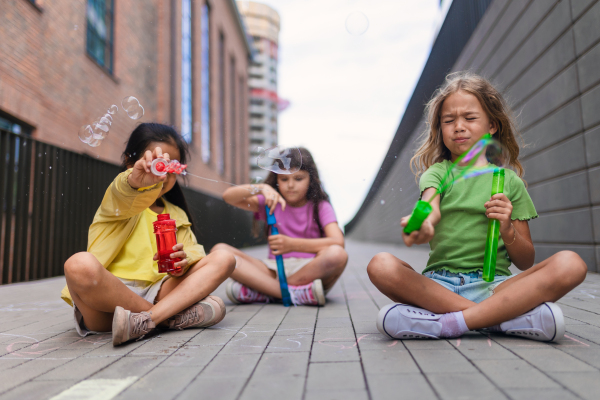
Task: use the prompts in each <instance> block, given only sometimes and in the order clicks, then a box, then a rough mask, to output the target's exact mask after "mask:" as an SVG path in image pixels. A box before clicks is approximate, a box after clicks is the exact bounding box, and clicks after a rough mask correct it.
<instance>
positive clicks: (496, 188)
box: [483, 168, 504, 282]
mask: <svg viewBox="0 0 600 400" xmlns="http://www.w3.org/2000/svg"><path fill="white" fill-rule="evenodd" d="M503 192H504V168H496V169H495V170H494V178H493V181H492V196H493V195H495V194H498V193H503ZM499 237H500V221H498V220H497V219H489V220H488V231H487V239H486V242H485V255H484V257H483V280H484V281H486V282H492V281H493V280H494V276H495V275H496V256H497V255H498V239H499Z"/></svg>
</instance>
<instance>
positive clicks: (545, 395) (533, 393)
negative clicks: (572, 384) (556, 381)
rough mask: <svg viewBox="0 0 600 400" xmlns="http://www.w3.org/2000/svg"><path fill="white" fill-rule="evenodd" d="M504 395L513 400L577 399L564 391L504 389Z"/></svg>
mask: <svg viewBox="0 0 600 400" xmlns="http://www.w3.org/2000/svg"><path fill="white" fill-rule="evenodd" d="M506 393H508V395H509V396H510V397H511V398H512V399H513V400H531V399H544V400H570V399H578V398H579V397H577V396H575V395H574V394H573V393H572V392H569V391H567V390H565V389H539V388H536V389H506Z"/></svg>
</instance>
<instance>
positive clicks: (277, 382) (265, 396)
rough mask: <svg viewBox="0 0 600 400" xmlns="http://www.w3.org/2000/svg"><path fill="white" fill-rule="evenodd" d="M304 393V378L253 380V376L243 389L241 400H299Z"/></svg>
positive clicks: (263, 378)
mask: <svg viewBox="0 0 600 400" xmlns="http://www.w3.org/2000/svg"><path fill="white" fill-rule="evenodd" d="M303 392H304V377H302V378H278V379H273V378H265V377H262V378H260V379H254V376H253V377H252V379H251V380H250V382H248V385H246V387H245V388H244V391H243V392H242V395H241V396H240V399H241V400H244V399H248V400H251V399H261V400H281V399H286V400H288V399H289V400H294V399H295V400H300V399H302V394H303Z"/></svg>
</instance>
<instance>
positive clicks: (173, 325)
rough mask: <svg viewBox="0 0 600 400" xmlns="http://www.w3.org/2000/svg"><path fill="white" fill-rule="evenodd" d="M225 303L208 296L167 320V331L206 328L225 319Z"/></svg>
mask: <svg viewBox="0 0 600 400" xmlns="http://www.w3.org/2000/svg"><path fill="white" fill-rule="evenodd" d="M225 312H226V310H225V303H223V300H221V299H220V298H219V297H217V296H208V297H205V298H204V299H202V300H200V301H199V302H198V303H196V304H194V305H192V306H190V307H188V308H186V309H185V310H183V311H182V312H180V313H179V314H175V315H173V316H172V317H171V318H169V319H168V320H167V323H168V324H169V329H178V330H182V329H185V328H206V327H209V326H213V325H216V324H218V323H219V322H221V321H222V320H223V318H225Z"/></svg>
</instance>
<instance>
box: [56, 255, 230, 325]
mask: <svg viewBox="0 0 600 400" xmlns="http://www.w3.org/2000/svg"><path fill="white" fill-rule="evenodd" d="M234 267H235V259H234V257H233V255H231V253H228V252H225V251H218V252H214V253H211V254H210V255H208V256H206V257H204V258H203V259H202V260H200V261H198V262H197V263H196V264H194V265H193V266H191V267H190V268H189V270H188V271H187V272H186V273H185V274H184V275H182V276H181V277H170V278H169V279H167V280H165V282H164V283H163V284H162V286H161V288H160V291H159V292H158V295H157V297H156V303H155V304H151V303H150V302H148V301H146V300H145V299H143V298H142V297H140V296H138V295H137V294H135V293H133V292H132V291H131V290H129V289H128V288H127V286H125V284H123V282H121V281H120V280H119V279H118V278H117V277H115V276H114V275H113V274H111V273H110V272H108V271H107V270H106V269H105V268H104V267H103V266H102V264H100V262H99V261H98V260H97V259H96V257H94V256H93V255H92V254H91V253H86V252H81V253H77V254H75V255H73V256H71V258H69V259H68V260H67V262H66V263H65V277H66V279H67V285H68V287H69V292H70V293H71V297H72V298H73V301H74V302H75V304H76V305H77V308H78V309H79V310H80V311H81V314H82V315H83V320H84V321H85V325H86V326H87V327H88V329H90V330H92V331H99V332H107V331H110V330H111V327H112V319H113V312H114V310H115V308H116V306H121V307H123V308H125V309H126V310H129V311H132V312H134V313H139V312H142V311H151V312H152V314H151V316H152V320H153V321H154V323H155V324H157V325H158V324H159V323H160V322H162V321H164V320H166V319H167V318H169V317H171V316H173V315H175V314H177V313H178V312H180V311H182V310H184V309H186V308H187V307H189V306H191V305H192V304H195V303H197V302H198V301H200V300H202V299H203V298H205V297H206V296H208V295H209V294H210V293H212V292H213V291H214V290H215V289H216V288H217V287H218V286H219V285H220V284H221V283H222V282H223V281H224V280H225V279H227V278H228V277H229V276H230V275H231V273H232V271H233V269H234Z"/></svg>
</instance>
